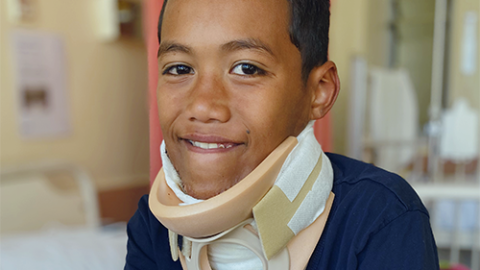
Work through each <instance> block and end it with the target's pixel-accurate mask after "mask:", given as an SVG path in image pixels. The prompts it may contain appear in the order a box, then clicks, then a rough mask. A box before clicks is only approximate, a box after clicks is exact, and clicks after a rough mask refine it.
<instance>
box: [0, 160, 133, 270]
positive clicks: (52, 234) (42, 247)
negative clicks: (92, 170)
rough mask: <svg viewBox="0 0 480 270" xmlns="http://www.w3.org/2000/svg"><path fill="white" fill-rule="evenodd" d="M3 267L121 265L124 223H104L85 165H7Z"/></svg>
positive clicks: (0, 247)
mask: <svg viewBox="0 0 480 270" xmlns="http://www.w3.org/2000/svg"><path fill="white" fill-rule="evenodd" d="M0 179H1V181H0V184H1V188H0V190H1V194H0V196H1V197H0V198H1V211H0V221H1V224H0V225H1V226H0V230H1V234H0V269H1V270H21V269H49V270H55V269H59V270H65V269H71V270H76V269H79V270H80V269H88V270H96V269H98V270H100V269H101V270H108V269H112V270H113V269H122V268H123V265H124V263H125V255H126V243H127V235H126V230H125V224H124V223H116V224H112V225H108V226H101V221H100V215H99V207H98V200H97V192H96V190H95V187H94V185H93V182H92V178H91V177H90V176H89V175H88V174H87V173H86V171H85V170H83V169H82V168H80V167H78V166H75V165H72V164H67V163H63V162H44V163H38V164H29V165H23V166H18V167H10V168H2V169H1V171H0Z"/></svg>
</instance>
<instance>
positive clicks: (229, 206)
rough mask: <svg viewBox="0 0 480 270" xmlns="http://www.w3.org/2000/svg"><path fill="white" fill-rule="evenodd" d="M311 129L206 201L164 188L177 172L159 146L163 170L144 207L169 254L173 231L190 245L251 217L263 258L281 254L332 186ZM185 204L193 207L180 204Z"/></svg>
mask: <svg viewBox="0 0 480 270" xmlns="http://www.w3.org/2000/svg"><path fill="white" fill-rule="evenodd" d="M312 125H313V122H312V123H309V125H308V126H307V128H306V129H305V130H304V131H303V132H302V133H301V134H300V135H299V136H298V140H299V143H298V144H297V140H296V139H295V138H293V137H290V138H287V139H286V140H285V141H284V142H283V143H282V144H281V145H280V146H278V147H277V148H276V149H275V150H274V151H273V152H272V153H271V154H270V155H269V156H268V157H267V158H266V159H265V160H264V161H263V162H262V163H261V164H260V165H259V166H257V168H256V169H255V170H254V171H252V172H251V173H250V174H249V175H248V176H247V177H245V178H244V179H243V180H242V181H240V182H239V183H237V184H236V185H235V186H233V187H232V188H230V189H229V190H227V191H225V192H223V193H221V194H219V195H217V196H215V197H213V198H210V199H208V200H205V201H200V200H196V199H193V198H192V199H193V200H190V199H189V198H188V197H185V196H188V195H185V194H183V192H181V189H180V188H179V187H178V185H179V184H178V183H175V182H174V184H173V185H172V184H171V183H170V185H168V184H167V182H168V180H169V178H172V177H171V175H172V174H173V175H175V174H176V171H175V170H174V169H173V166H172V164H171V163H170V160H168V157H166V155H165V151H164V143H162V159H163V161H164V168H163V169H162V170H161V171H160V172H159V174H158V175H157V178H156V180H155V182H154V184H153V186H152V189H151V192H150V199H149V205H150V209H151V211H152V213H153V214H154V215H155V216H156V217H157V219H158V220H159V221H160V222H161V223H162V224H163V225H164V226H165V227H167V228H168V229H169V230H170V232H171V233H170V236H171V238H170V242H171V244H172V246H173V248H172V252H173V253H175V251H176V240H177V239H176V236H175V234H174V233H173V232H175V233H176V234H180V235H183V236H185V237H187V238H190V239H191V240H192V242H194V243H195V242H199V238H206V237H209V238H215V237H216V235H220V234H222V233H225V232H226V231H231V229H232V228H235V227H236V226H238V225H239V224H241V223H242V222H244V221H245V220H247V219H249V218H252V217H254V218H255V221H256V223H257V226H258V235H259V238H260V242H261V250H262V253H263V255H264V256H265V258H266V259H267V260H268V261H271V260H272V259H273V258H274V257H278V256H277V255H278V254H281V253H284V252H281V251H282V250H285V248H284V247H285V246H286V245H287V244H288V243H289V241H290V240H292V238H294V237H295V236H296V235H298V234H299V233H300V232H301V231H302V230H304V229H305V228H307V227H308V226H310V225H311V224H312V223H314V221H316V220H317V218H318V217H319V216H320V214H321V213H322V212H323V211H324V209H325V204H326V202H327V199H328V198H329V194H330V190H331V187H332V181H333V172H332V168H331V164H330V162H329V160H328V158H327V157H326V156H325V155H324V154H323V152H322V151H321V148H320V145H318V143H317V141H316V139H315V137H314V135H313V128H312ZM172 169H173V170H172ZM176 177H177V178H178V175H176ZM165 178H167V179H165ZM173 178H175V177H173ZM172 186H173V188H171V187H172ZM175 189H177V190H175ZM175 191H176V192H175ZM179 191H180V192H179ZM179 198H182V199H183V200H182V199H179ZM190 198H191V197H190ZM185 201H188V203H193V204H189V205H182V204H185ZM242 228H243V227H242ZM212 235H213V237H211V236H212ZM213 240H216V239H213ZM257 242H258V240H257ZM174 249H175V250H174ZM173 253H172V254H173ZM257 255H258V254H257ZM287 256H288V253H287ZM174 257H176V256H175V255H174ZM174 259H175V258H174ZM264 267H265V265H264ZM274 269H277V268H274Z"/></svg>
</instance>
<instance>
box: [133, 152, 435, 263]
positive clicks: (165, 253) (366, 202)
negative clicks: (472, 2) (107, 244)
mask: <svg viewBox="0 0 480 270" xmlns="http://www.w3.org/2000/svg"><path fill="white" fill-rule="evenodd" d="M327 155H328V157H329V158H330V161H331V162H332V167H333V172H334V182H333V190H332V191H333V193H335V200H334V202H333V206H332V209H331V211H330V215H329V217H328V221H327V224H326V226H325V229H324V231H323V234H322V236H321V238H320V241H319V242H318V244H317V246H316V248H315V251H314V252H313V255H312V257H311V258H310V261H309V263H308V266H307V269H311V270H317V269H325V270H334V269H339V270H340V269H342V270H350V269H365V270H367V269H368V270H372V269H388V270H393V269H409V270H415V269H439V266H438V256H437V248H436V245H435V240H434V238H433V235H432V231H431V228H430V222H429V216H428V212H427V210H426V209H425V207H424V206H423V204H422V202H421V201H420V199H419V198H418V196H417V194H416V193H415V191H414V190H413V189H412V187H411V186H410V185H409V184H408V183H407V182H406V181H405V180H404V179H402V178H401V177H400V176H398V175H396V174H393V173H390V172H387V171H384V170H382V169H379V168H377V167H375V166H372V165H369V164H365V163H362V162H359V161H356V160H353V159H350V158H347V157H344V156H340V155H336V154H327ZM127 233H128V244H127V249H128V254H127V258H126V265H125V269H128V270H131V269H132V270H133V269H138V270H153V269H155V270H160V269H162V270H176V269H178V270H181V269H182V267H181V265H180V263H179V261H177V262H173V260H172V258H171V255H170V246H169V242H168V230H167V229H165V227H163V226H162V224H161V223H160V222H158V220H157V219H156V218H155V216H153V214H152V213H151V212H150V210H149V208H148V196H147V195H145V196H143V197H142V198H141V200H140V202H139V204H138V210H137V212H136V213H135V215H134V216H133V217H132V219H131V220H130V221H129V223H128V227H127Z"/></svg>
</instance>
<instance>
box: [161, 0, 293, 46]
mask: <svg viewBox="0 0 480 270" xmlns="http://www.w3.org/2000/svg"><path fill="white" fill-rule="evenodd" d="M288 11H289V6H288V1H285V0H283V1H282V0H280V1H278V0H262V1H258V0H228V1H225V0H170V1H168V3H167V5H166V7H165V12H164V17H163V22H162V29H161V40H162V41H164V40H165V39H170V40H169V41H173V40H174V41H177V40H178V39H182V38H191V41H194V44H195V43H198V42H199V41H201V40H202V39H210V40H212V39H213V40H215V39H222V38H223V39H224V40H228V39H229V36H231V38H232V39H238V38H239V37H240V36H241V37H240V38H241V39H248V38H253V39H270V42H279V41H280V40H272V39H285V38H286V39H288V40H289V39H290V38H289V34H288V22H289V12H288Z"/></svg>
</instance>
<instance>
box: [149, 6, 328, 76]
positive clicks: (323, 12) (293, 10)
mask: <svg viewBox="0 0 480 270" xmlns="http://www.w3.org/2000/svg"><path fill="white" fill-rule="evenodd" d="M287 1H288V3H289V4H290V16H291V17H290V25H289V29H288V32H289V34H290V40H291V41H292V43H293V44H294V45H295V46H296V47H297V48H298V50H299V51H300V54H301V56H302V77H303V79H304V80H305V81H306V79H307V78H308V75H309V74H310V71H312V69H313V68H314V67H317V66H321V65H323V64H324V63H325V62H327V61H328V30H329V27H330V0H287ZM167 2H168V0H164V1H163V7H162V11H161V13H160V18H159V20H158V42H159V43H160V42H161V40H162V39H161V33H162V22H163V15H164V12H165V6H166V5H167Z"/></svg>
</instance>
